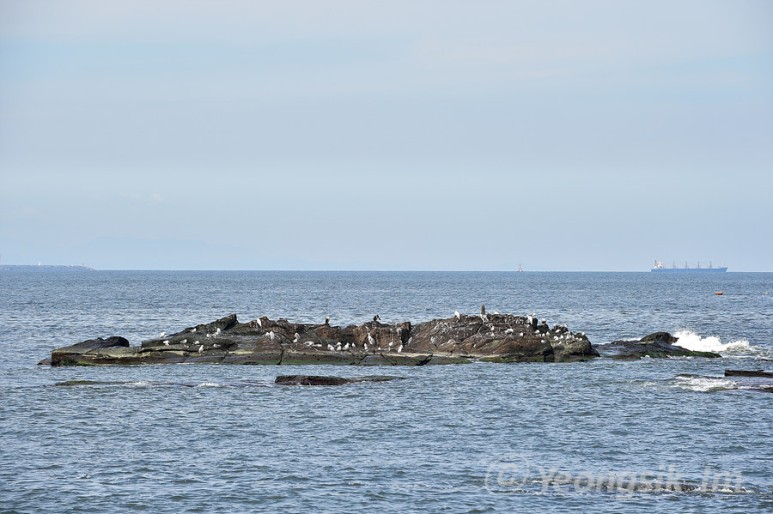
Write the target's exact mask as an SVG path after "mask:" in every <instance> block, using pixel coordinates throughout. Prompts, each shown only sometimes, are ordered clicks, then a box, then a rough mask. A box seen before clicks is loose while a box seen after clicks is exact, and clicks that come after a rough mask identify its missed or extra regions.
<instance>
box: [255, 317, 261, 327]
mask: <svg viewBox="0 0 773 514" xmlns="http://www.w3.org/2000/svg"><path fill="white" fill-rule="evenodd" d="M255 323H257V324H258V326H259V327H260V328H263V322H262V321H260V318H258V319H256V320H255Z"/></svg>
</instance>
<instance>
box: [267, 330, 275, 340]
mask: <svg viewBox="0 0 773 514" xmlns="http://www.w3.org/2000/svg"><path fill="white" fill-rule="evenodd" d="M274 337H276V336H275V335H274V331H273V330H272V331H271V332H269V333H268V338H269V339H271V340H272V341H273V340H274Z"/></svg>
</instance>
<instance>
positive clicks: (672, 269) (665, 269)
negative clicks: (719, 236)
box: [650, 261, 727, 273]
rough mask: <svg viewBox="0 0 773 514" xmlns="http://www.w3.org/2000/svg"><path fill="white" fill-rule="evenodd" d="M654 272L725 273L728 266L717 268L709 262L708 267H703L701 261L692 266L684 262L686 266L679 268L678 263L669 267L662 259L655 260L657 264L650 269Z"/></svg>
mask: <svg viewBox="0 0 773 514" xmlns="http://www.w3.org/2000/svg"><path fill="white" fill-rule="evenodd" d="M650 271H651V272H653V273H706V272H708V273H711V272H714V273H724V272H725V271H727V266H720V267H718V268H715V267H714V266H712V265H711V262H709V267H708V268H702V267H701V263H700V262H699V263H698V266H696V267H694V268H691V267H690V266H688V265H687V263H686V262H685V263H684V268H677V267H676V264H674V265H673V266H672V267H670V268H668V267H666V266H664V265H663V263H662V262H660V261H655V266H654V267H653V268H652V269H651V270H650Z"/></svg>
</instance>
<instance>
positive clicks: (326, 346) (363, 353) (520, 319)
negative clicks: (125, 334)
mask: <svg viewBox="0 0 773 514" xmlns="http://www.w3.org/2000/svg"><path fill="white" fill-rule="evenodd" d="M118 339H120V340H121V341H120V344H119V341H118ZM95 341H102V342H101V343H94V342H95ZM124 342H125V343H124ZM87 343H88V344H87ZM598 355H599V354H598V352H597V351H596V350H595V349H594V348H593V347H592V345H591V343H590V341H589V340H588V338H587V337H586V336H585V335H584V334H582V333H573V332H571V331H570V330H569V329H568V328H567V327H565V326H563V325H556V326H555V327H553V328H550V327H549V326H548V324H547V323H546V322H544V321H543V322H542V323H538V322H537V320H536V319H534V318H532V317H531V316H514V315H510V314H490V315H486V314H481V315H479V316H478V315H475V316H467V315H461V314H460V315H456V316H453V317H451V318H448V319H435V320H431V321H428V322H425V323H420V324H418V325H413V324H412V323H411V322H407V321H406V322H403V323H392V324H390V323H382V322H381V321H380V320H379V319H378V317H374V319H373V321H369V322H367V323H364V324H362V325H349V326H346V327H338V326H332V325H330V324H329V323H328V322H327V321H326V322H325V323H322V324H316V325H315V324H299V323H291V322H289V321H288V320H286V319H278V320H271V319H269V318H267V317H262V318H260V319H256V320H252V321H249V322H246V323H240V322H239V321H238V320H237V318H236V315H234V314H232V315H230V316H226V317H224V318H221V319H219V320H216V321H213V322H211V323H207V324H201V325H197V326H195V327H189V328H186V329H184V330H182V331H180V332H177V333H175V334H172V335H169V336H166V335H164V336H161V337H159V338H156V339H150V340H147V341H144V342H142V344H141V345H140V346H139V347H132V346H130V345H129V342H128V341H126V340H125V339H123V338H109V339H107V340H101V339H97V340H90V341H84V342H83V343H78V344H74V345H72V346H68V347H65V348H58V349H56V350H54V351H53V352H52V354H51V361H50V364H51V365H52V366H66V365H102V364H161V363H181V362H185V363H221V364H348V365H361V366H368V365H409V366H423V365H426V364H458V363H467V362H471V361H474V360H483V361H491V362H555V361H561V362H565V361H577V360H587V359H591V358H594V357H598Z"/></svg>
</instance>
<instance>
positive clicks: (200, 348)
mask: <svg viewBox="0 0 773 514" xmlns="http://www.w3.org/2000/svg"><path fill="white" fill-rule="evenodd" d="M203 351H204V345H201V346H199V353H201V352H203Z"/></svg>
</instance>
